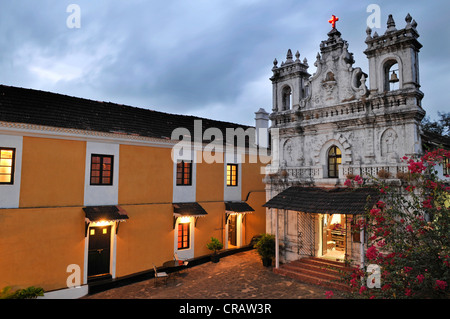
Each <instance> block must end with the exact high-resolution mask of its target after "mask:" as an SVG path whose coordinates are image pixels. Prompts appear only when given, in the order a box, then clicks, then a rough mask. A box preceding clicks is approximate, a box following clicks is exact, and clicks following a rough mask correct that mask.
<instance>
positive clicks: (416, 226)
mask: <svg viewBox="0 0 450 319" xmlns="http://www.w3.org/2000/svg"><path fill="white" fill-rule="evenodd" d="M446 158H447V159H448V158H450V151H445V150H435V151H432V152H428V153H426V154H425V155H424V156H422V157H421V158H419V159H412V158H409V157H406V156H405V157H404V158H403V160H404V161H405V162H406V163H407V164H408V170H409V172H408V174H409V176H412V178H411V179H408V180H403V184H402V185H401V186H393V185H392V184H387V183H386V180H379V179H376V178H374V179H372V180H371V182H369V181H367V180H364V179H363V178H361V177H360V176H357V177H358V178H357V177H355V178H354V179H352V180H348V181H349V182H346V185H347V186H349V187H366V185H371V186H370V187H375V188H376V189H378V190H379V192H380V196H381V198H380V201H378V203H377V204H376V206H375V207H370V208H369V209H368V211H367V213H366V214H365V215H364V216H362V217H361V218H359V219H356V220H354V221H353V222H352V230H353V231H355V232H359V231H360V230H361V229H364V230H365V234H366V236H367V238H366V239H367V240H368V245H367V248H366V250H365V262H366V266H367V265H369V264H377V265H379V266H380V269H381V287H380V288H372V289H370V288H368V287H369V285H368V283H367V278H368V275H369V274H367V273H365V272H364V271H363V270H360V269H358V270H355V271H354V272H353V273H352V274H350V275H348V276H347V278H346V281H347V283H348V285H349V286H350V288H351V289H352V293H351V296H352V297H354V298H395V299H398V298H450V292H449V283H450V257H449V256H450V238H449V235H450V208H449V207H450V187H449V186H447V185H446V184H445V183H444V182H443V181H442V180H439V178H438V175H437V173H436V170H435V166H436V165H437V164H440V163H443V162H444V159H446ZM405 174H406V173H405Z"/></svg>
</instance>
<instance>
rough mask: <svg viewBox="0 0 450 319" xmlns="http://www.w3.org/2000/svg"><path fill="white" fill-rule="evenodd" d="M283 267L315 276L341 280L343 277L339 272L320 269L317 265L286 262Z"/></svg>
mask: <svg viewBox="0 0 450 319" xmlns="http://www.w3.org/2000/svg"><path fill="white" fill-rule="evenodd" d="M281 268H282V269H285V270H288V271H292V272H297V273H302V274H306V275H309V276H313V277H316V278H321V279H325V280H339V279H340V278H341V277H340V276H339V273H338V272H333V271H328V272H327V271H326V270H324V269H319V268H315V267H301V266H300V265H292V264H286V265H283V266H281Z"/></svg>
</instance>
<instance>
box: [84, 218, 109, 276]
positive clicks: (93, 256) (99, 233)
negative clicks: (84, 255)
mask: <svg viewBox="0 0 450 319" xmlns="http://www.w3.org/2000/svg"><path fill="white" fill-rule="evenodd" d="M110 247H111V226H104V227H92V228H91V229H90V230H89V251H88V277H93V276H98V275H104V274H109V272H110V270H109V263H110Z"/></svg>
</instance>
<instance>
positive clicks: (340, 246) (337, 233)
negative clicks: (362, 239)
mask: <svg viewBox="0 0 450 319" xmlns="http://www.w3.org/2000/svg"><path fill="white" fill-rule="evenodd" d="M345 251H346V223H345V215H342V214H324V215H323V218H322V257H324V258H330V259H333V260H337V259H339V260H342V261H343V260H344V258H345Z"/></svg>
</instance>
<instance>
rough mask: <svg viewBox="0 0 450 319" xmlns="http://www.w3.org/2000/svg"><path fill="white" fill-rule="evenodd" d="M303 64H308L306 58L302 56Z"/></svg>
mask: <svg viewBox="0 0 450 319" xmlns="http://www.w3.org/2000/svg"><path fill="white" fill-rule="evenodd" d="M303 64H304V65H306V66H308V59H306V58H304V59H303Z"/></svg>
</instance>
